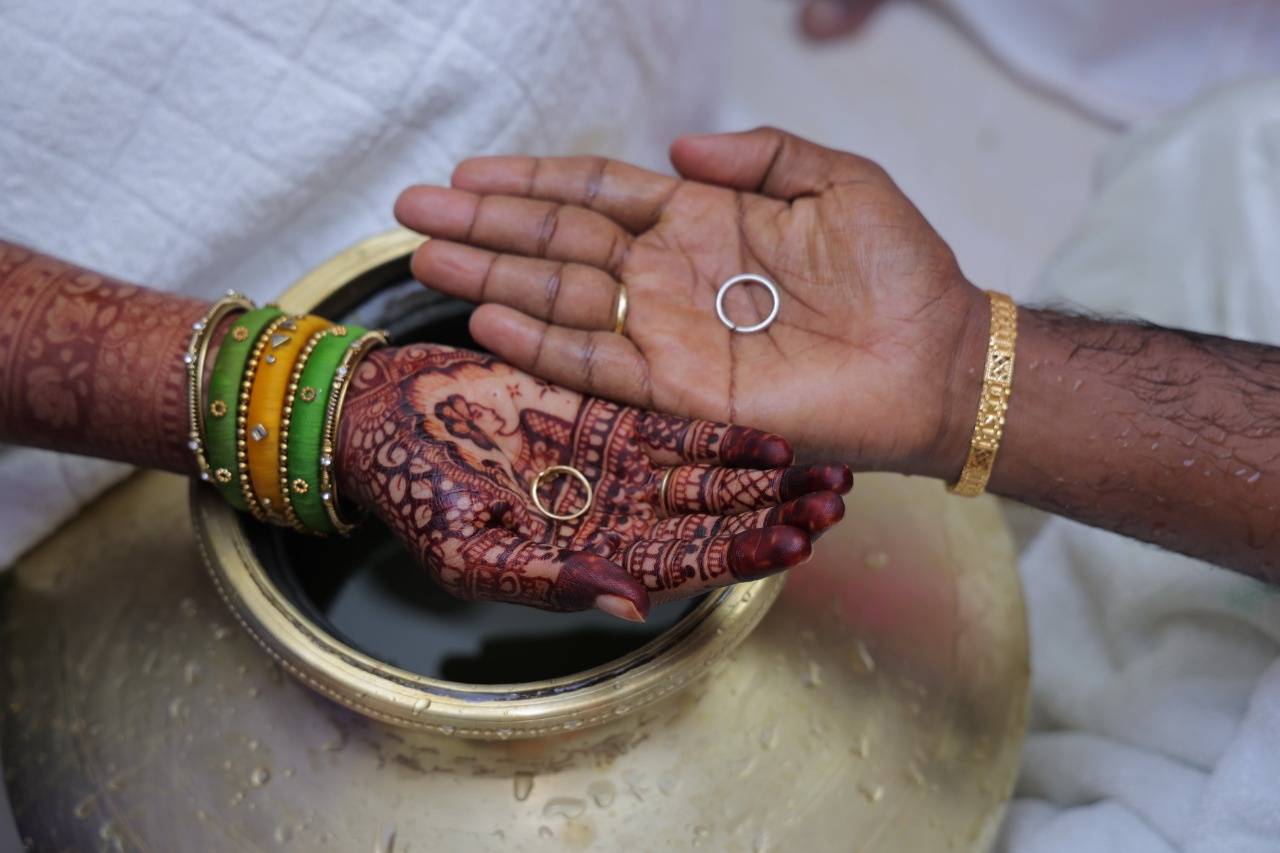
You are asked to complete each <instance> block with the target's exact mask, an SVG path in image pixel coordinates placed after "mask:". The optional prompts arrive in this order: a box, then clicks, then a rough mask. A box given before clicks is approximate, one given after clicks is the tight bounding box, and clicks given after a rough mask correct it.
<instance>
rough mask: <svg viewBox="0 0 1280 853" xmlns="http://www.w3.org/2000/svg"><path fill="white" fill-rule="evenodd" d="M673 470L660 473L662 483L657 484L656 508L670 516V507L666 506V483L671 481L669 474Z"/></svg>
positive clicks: (669, 469)
mask: <svg viewBox="0 0 1280 853" xmlns="http://www.w3.org/2000/svg"><path fill="white" fill-rule="evenodd" d="M674 470H676V469H675V468H668V469H667V470H665V471H663V472H662V482H660V483H658V508H659V509H660V510H662V511H663V512H664V513H667V514H668V515H670V513H671V507H669V506H667V481H668V480H670V479H671V472H672V471H674Z"/></svg>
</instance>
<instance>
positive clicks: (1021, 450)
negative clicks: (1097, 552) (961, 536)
mask: <svg viewBox="0 0 1280 853" xmlns="http://www.w3.org/2000/svg"><path fill="white" fill-rule="evenodd" d="M990 488H991V490H992V491H994V492H997V493H999V494H1003V495H1006V496H1008V497H1011V498H1015V499H1017V500H1019V501H1022V502H1024V503H1027V504H1031V505H1033V506H1037V507H1040V508H1042V509H1045V510H1048V511H1050V512H1054V513H1057V514H1060V515H1064V516H1068V517H1070V518H1074V519H1077V520H1079V521H1083V522H1085V523H1087V524H1091V525H1095V526H1097V527H1103V528H1106V529H1109V530H1114V531H1116V532H1118V533H1122V534H1125V535H1127V536H1131V537H1135V538H1138V539H1143V540H1146V541H1148V542H1154V543H1156V544H1158V545H1161V546H1163V547H1165V548H1169V549H1171V550H1174V551H1179V552H1181V553H1184V554H1189V555H1192V556H1196V557H1200V558H1203V559H1205V560H1209V561H1211V562H1214V563H1217V564H1220V565H1223V566H1228V567H1231V568H1235V569H1238V570H1240V571H1243V572H1247V573H1249V574H1252V575H1255V576H1257V577H1260V578H1265V579H1267V580H1271V581H1280V349H1278V348H1275V347H1268V346H1262V345H1257V344H1248V343H1241V342H1239V341H1232V340H1227V339H1225V338H1216V337H1211V336H1206V335H1196V334H1192V333H1187V332H1180V331H1174V330H1168V329H1161V328H1156V327H1151V326H1144V325H1140V324H1133V323H1113V322H1103V321H1098V320H1094V319H1088V318H1083V317H1074V316H1068V315H1064V314H1058V313H1054V312H1049V311H1037V310H1029V309H1023V310H1022V311H1021V312H1020V316H1019V335H1018V347H1017V359H1016V363H1015V373H1014V382H1013V396H1012V399H1011V403H1010V407H1009V412H1008V417H1007V420H1006V425H1005V432H1004V441H1003V444H1002V447H1001V449H1000V452H999V455H998V456H997V460H996V465H995V469H994V471H993V474H992V479H991V483H990Z"/></svg>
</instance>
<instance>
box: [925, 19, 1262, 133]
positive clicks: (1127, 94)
mask: <svg viewBox="0 0 1280 853" xmlns="http://www.w3.org/2000/svg"><path fill="white" fill-rule="evenodd" d="M935 2H937V3H939V4H940V5H941V6H943V7H944V8H946V9H947V10H948V11H949V12H951V13H952V14H953V15H954V16H955V17H957V18H958V19H959V20H960V21H961V22H962V23H963V24H964V25H965V26H966V28H968V29H969V30H970V31H972V32H973V33H974V35H975V36H976V37H977V38H978V39H979V40H980V41H982V42H984V43H985V44H986V45H987V47H989V48H990V49H991V51H992V52H993V53H994V54H995V55H996V56H997V57H999V58H1000V60H1001V61H1003V62H1005V63H1006V64H1008V65H1009V67H1010V68H1012V69H1013V70H1014V71H1016V72H1017V73H1018V74H1019V75H1020V76H1022V77H1024V78H1026V79H1027V80H1029V81H1031V82H1032V83H1035V84H1038V85H1040V86H1043V87H1045V88H1047V89H1049V90H1051V91H1054V92H1056V93H1058V94H1061V95H1064V96H1066V97H1068V98H1070V99H1071V100H1072V101H1074V102H1075V103H1076V104H1077V105H1079V106H1081V107H1083V108H1084V109H1086V110H1088V111H1089V112H1091V113H1093V114H1094V115H1097V116H1100V117H1103V118H1105V119H1107V120H1109V121H1113V122H1117V123H1120V124H1128V123H1130V122H1134V121H1137V120H1140V119H1145V118H1150V117H1154V116H1158V115H1161V114H1163V113H1165V112H1167V111H1169V110H1171V109H1175V108H1178V107H1182V106H1184V105H1186V104H1187V103H1189V102H1190V101H1191V100H1192V99H1194V98H1195V97H1196V96H1198V95H1200V94H1202V93H1204V92H1206V91H1208V90H1209V89H1210V88H1212V87H1214V86H1216V85H1220V84H1223V83H1227V82H1230V81H1235V80H1241V79H1244V78H1248V77H1258V76H1262V75H1267V74H1280V4H1278V3H1276V2H1275V0H1123V2H1121V0H935Z"/></svg>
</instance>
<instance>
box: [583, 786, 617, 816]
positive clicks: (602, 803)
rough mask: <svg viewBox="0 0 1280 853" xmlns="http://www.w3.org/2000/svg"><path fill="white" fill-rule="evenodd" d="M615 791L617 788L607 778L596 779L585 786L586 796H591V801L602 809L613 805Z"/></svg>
mask: <svg viewBox="0 0 1280 853" xmlns="http://www.w3.org/2000/svg"><path fill="white" fill-rule="evenodd" d="M617 793H618V792H617V789H616V788H614V787H613V783H612V782H610V781H609V780H608V779H597V780H596V781H594V782H592V783H591V784H590V785H588V786H587V796H589V797H591V800H592V802H594V803H595V804H596V805H597V806H599V807H600V808H602V809H607V808H609V806H611V805H613V800H614V797H616V796H617Z"/></svg>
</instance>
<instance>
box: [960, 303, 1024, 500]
mask: <svg viewBox="0 0 1280 853" xmlns="http://www.w3.org/2000/svg"><path fill="white" fill-rule="evenodd" d="M987 298H988V299H989V300H990V301H991V334H990V337H989V338H988V339H987V366H986V370H985V371H984V372H983V375H982V398H981V399H980V400H979V401H978V421H977V423H975V424H974V425H973V438H972V440H971V441H970V442H969V458H968V459H966V460H965V463H964V470H963V471H961V472H960V479H958V480H956V481H955V482H954V483H952V484H950V485H949V486H947V491H949V492H951V493H952V494H955V495H962V496H964V497H967V498H972V497H977V496H978V495H980V494H982V493H983V491H985V490H986V488H987V480H989V479H991V469H992V468H993V467H994V466H995V464H996V451H998V450H999V449H1000V439H1001V437H1003V435H1004V416H1005V413H1006V412H1007V411H1008V410H1009V396H1010V395H1011V394H1012V393H1013V352H1014V345H1015V344H1016V343H1017V340H1018V306H1017V305H1015V304H1014V302H1013V300H1012V299H1010V298H1009V297H1008V296H1005V295H1004V294H1003V293H997V292H996V291H994V290H988V291H987Z"/></svg>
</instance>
